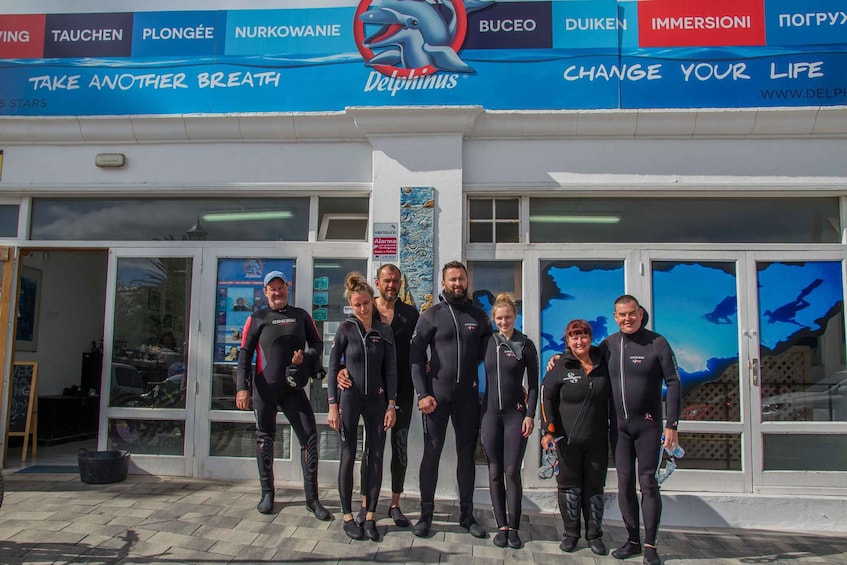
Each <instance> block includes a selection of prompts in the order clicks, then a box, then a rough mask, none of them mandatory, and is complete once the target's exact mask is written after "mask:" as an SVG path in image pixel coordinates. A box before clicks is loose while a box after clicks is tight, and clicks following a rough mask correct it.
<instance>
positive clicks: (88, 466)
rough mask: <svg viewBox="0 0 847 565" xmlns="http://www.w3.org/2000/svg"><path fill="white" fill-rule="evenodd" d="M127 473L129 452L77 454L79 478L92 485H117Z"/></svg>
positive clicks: (82, 451) (114, 451) (84, 451)
mask: <svg viewBox="0 0 847 565" xmlns="http://www.w3.org/2000/svg"><path fill="white" fill-rule="evenodd" d="M128 472H129V451H122V450H113V451H86V450H85V449H81V450H80V452H79V478H80V480H81V481H82V482H84V483H88V484H92V485H104V484H108V483H119V482H121V481H123V480H126V475H127V473H128Z"/></svg>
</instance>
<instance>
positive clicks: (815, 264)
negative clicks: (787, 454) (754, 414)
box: [757, 261, 847, 456]
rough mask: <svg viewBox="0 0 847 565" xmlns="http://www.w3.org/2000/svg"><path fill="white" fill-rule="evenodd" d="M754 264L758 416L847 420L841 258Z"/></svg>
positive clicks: (786, 419) (783, 419) (782, 419)
mask: <svg viewBox="0 0 847 565" xmlns="http://www.w3.org/2000/svg"><path fill="white" fill-rule="evenodd" d="M757 270H758V285H757V286H758V289H759V328H760V331H759V333H760V334H761V338H760V341H761V345H760V348H761V366H762V369H761V371H762V373H761V374H762V377H761V378H762V386H761V394H762V420H764V421H770V422H847V367H845V342H844V303H843V296H844V290H843V286H842V281H841V270H842V264H841V262H839V261H809V262H803V263H767V262H765V263H758V264H757ZM767 455H768V453H767V450H766V456H767Z"/></svg>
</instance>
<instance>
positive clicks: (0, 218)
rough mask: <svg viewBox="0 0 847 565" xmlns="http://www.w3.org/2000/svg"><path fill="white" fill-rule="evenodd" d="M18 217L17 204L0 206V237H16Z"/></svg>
mask: <svg viewBox="0 0 847 565" xmlns="http://www.w3.org/2000/svg"><path fill="white" fill-rule="evenodd" d="M18 215H19V206H18V205H17V204H0V237H17V236H18Z"/></svg>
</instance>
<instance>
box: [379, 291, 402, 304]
mask: <svg viewBox="0 0 847 565" xmlns="http://www.w3.org/2000/svg"><path fill="white" fill-rule="evenodd" d="M379 295H380V296H381V297H382V299H383V300H385V301H386V302H394V301H395V300H397V297H398V296H399V295H400V294H399V293H398V292H397V291H396V290H384V291H382V290H381V291H380V292H379Z"/></svg>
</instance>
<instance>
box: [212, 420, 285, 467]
mask: <svg viewBox="0 0 847 565" xmlns="http://www.w3.org/2000/svg"><path fill="white" fill-rule="evenodd" d="M209 430H210V434H209V455H211V456H212V457H255V456H256V424H254V423H249V424H241V423H236V422H210V428H209ZM298 445H299V444H298ZM298 451H299V448H298ZM274 457H275V458H276V459H291V426H290V425H288V424H277V426H276V439H275V441H274Z"/></svg>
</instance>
